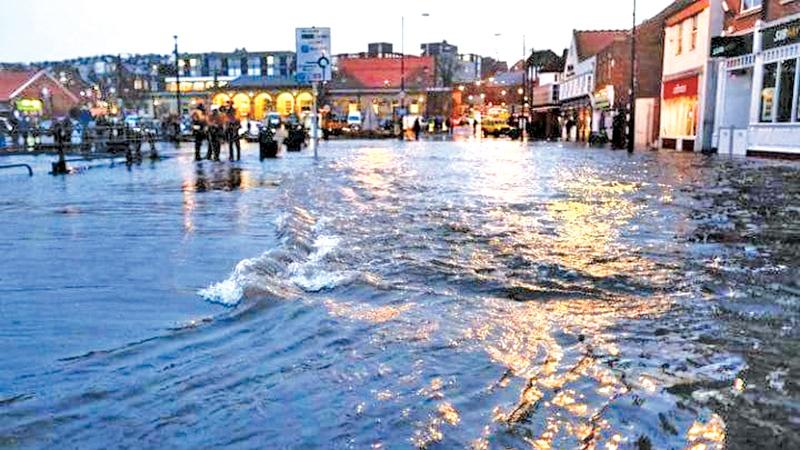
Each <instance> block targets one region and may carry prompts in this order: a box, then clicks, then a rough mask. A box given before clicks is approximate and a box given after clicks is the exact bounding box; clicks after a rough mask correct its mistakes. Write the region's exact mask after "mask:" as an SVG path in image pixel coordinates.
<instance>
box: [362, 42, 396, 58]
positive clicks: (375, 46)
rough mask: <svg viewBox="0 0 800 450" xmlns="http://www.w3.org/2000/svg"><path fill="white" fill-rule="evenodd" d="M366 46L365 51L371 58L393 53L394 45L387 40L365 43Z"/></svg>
mask: <svg viewBox="0 0 800 450" xmlns="http://www.w3.org/2000/svg"><path fill="white" fill-rule="evenodd" d="M367 48H368V51H367V53H368V54H369V56H371V57H373V58H374V57H377V56H379V55H388V54H392V53H394V46H393V45H392V44H390V43H388V42H375V43H372V44H369V45H367Z"/></svg>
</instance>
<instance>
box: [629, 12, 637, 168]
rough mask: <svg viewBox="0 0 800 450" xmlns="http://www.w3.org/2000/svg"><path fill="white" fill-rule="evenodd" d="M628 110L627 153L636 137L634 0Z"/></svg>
mask: <svg viewBox="0 0 800 450" xmlns="http://www.w3.org/2000/svg"><path fill="white" fill-rule="evenodd" d="M628 101H629V102H630V105H629V107H628V112H629V114H630V117H629V118H628V153H633V149H634V144H635V143H634V140H635V139H636V0H633V28H631V87H630V95H629V100H628Z"/></svg>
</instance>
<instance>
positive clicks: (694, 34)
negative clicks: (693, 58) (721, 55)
mask: <svg viewBox="0 0 800 450" xmlns="http://www.w3.org/2000/svg"><path fill="white" fill-rule="evenodd" d="M689 20H690V21H691V23H692V41H691V42H692V48H691V49H692V50H694V49H696V48H697V21H698V16H692V18H691V19H689Z"/></svg>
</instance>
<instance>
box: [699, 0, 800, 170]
mask: <svg viewBox="0 0 800 450" xmlns="http://www.w3.org/2000/svg"><path fill="white" fill-rule="evenodd" d="M722 1H723V6H724V8H723V9H724V10H725V13H724V18H723V21H724V25H723V31H722V32H721V33H720V34H719V36H715V37H714V39H713V40H712V47H711V51H710V55H709V56H710V57H711V58H713V61H714V64H715V69H716V71H717V96H716V99H715V101H716V105H717V108H716V114H715V118H714V133H713V146H714V148H716V149H717V150H718V151H719V152H721V153H726V154H736V155H747V154H762V153H775V152H778V153H793V154H800V99H799V98H798V97H800V72H798V71H799V70H800V59H798V58H800V1H798V0H722Z"/></svg>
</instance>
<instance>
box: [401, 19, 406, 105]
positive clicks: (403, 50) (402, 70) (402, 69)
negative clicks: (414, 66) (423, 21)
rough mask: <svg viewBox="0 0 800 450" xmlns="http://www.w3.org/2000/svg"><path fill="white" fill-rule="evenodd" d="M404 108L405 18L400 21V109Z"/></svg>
mask: <svg viewBox="0 0 800 450" xmlns="http://www.w3.org/2000/svg"><path fill="white" fill-rule="evenodd" d="M405 107H406V17H405V16H403V17H401V19H400V108H401V109H404V108H405Z"/></svg>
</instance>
